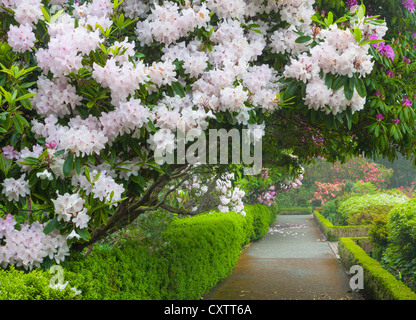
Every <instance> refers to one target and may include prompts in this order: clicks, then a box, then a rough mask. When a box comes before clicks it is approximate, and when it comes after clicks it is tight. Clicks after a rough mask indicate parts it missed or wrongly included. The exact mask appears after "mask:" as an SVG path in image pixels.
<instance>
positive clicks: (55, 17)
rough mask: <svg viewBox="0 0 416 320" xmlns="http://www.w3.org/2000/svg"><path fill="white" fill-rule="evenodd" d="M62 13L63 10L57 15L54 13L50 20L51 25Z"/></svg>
mask: <svg viewBox="0 0 416 320" xmlns="http://www.w3.org/2000/svg"><path fill="white" fill-rule="evenodd" d="M62 13H64V10H63V9H62V10H59V11H58V12H57V13H55V14H54V15H53V17H52V18H51V23H52V22H54V21H55V20H56V19H58V18H59V17H60V16H61V15H62Z"/></svg>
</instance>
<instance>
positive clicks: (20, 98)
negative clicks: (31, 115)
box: [14, 92, 36, 102]
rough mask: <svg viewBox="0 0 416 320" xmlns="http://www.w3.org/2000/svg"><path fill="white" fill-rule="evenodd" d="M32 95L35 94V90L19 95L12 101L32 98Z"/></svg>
mask: <svg viewBox="0 0 416 320" xmlns="http://www.w3.org/2000/svg"><path fill="white" fill-rule="evenodd" d="M34 95H36V92H31V93H26V94H24V95H23V96H20V97H18V98H16V99H14V101H15V102H16V101H20V100H24V99H29V98H32V97H33V96H34Z"/></svg>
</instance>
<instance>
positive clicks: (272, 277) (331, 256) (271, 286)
mask: <svg viewBox="0 0 416 320" xmlns="http://www.w3.org/2000/svg"><path fill="white" fill-rule="evenodd" d="M339 299H345V300H355V299H359V297H358V296H356V295H355V294H354V293H353V292H351V289H350V287H349V279H348V276H347V274H346V272H345V270H344V268H343V267H342V265H341V262H340V261H339V259H337V256H336V254H335V253H334V252H333V250H332V249H331V247H330V245H329V243H328V241H326V239H325V238H324V236H323V235H322V234H321V232H320V230H319V227H318V226H317V224H316V223H315V221H314V220H313V217H312V215H281V216H278V217H277V220H276V222H275V224H274V225H273V226H272V227H271V228H270V230H269V233H268V234H267V235H266V236H265V237H264V238H263V239H262V240H259V241H256V242H254V243H252V244H251V245H250V246H249V247H248V248H246V249H244V250H243V252H242V253H241V256H240V259H239V261H238V263H237V265H236V267H235V268H234V270H233V273H232V275H230V276H229V277H228V278H226V279H225V280H223V281H222V282H221V283H219V284H218V285H217V286H216V287H215V288H213V290H211V292H209V293H208V294H207V295H206V296H205V297H204V300H339Z"/></svg>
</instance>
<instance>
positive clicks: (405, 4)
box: [401, 0, 416, 13]
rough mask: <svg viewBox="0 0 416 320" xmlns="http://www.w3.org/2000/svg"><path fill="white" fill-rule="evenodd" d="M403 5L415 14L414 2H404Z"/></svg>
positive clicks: (404, 0) (408, 0)
mask: <svg viewBox="0 0 416 320" xmlns="http://www.w3.org/2000/svg"><path fill="white" fill-rule="evenodd" d="M401 4H402V5H403V6H404V7H405V8H406V9H407V11H409V12H412V13H413V12H415V9H416V6H415V2H414V1H413V0H402V1H401Z"/></svg>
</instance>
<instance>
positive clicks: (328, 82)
mask: <svg viewBox="0 0 416 320" xmlns="http://www.w3.org/2000/svg"><path fill="white" fill-rule="evenodd" d="M332 82H333V77H332V73H330V72H328V73H327V74H326V75H325V84H326V86H327V88H328V89H331V88H332Z"/></svg>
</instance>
